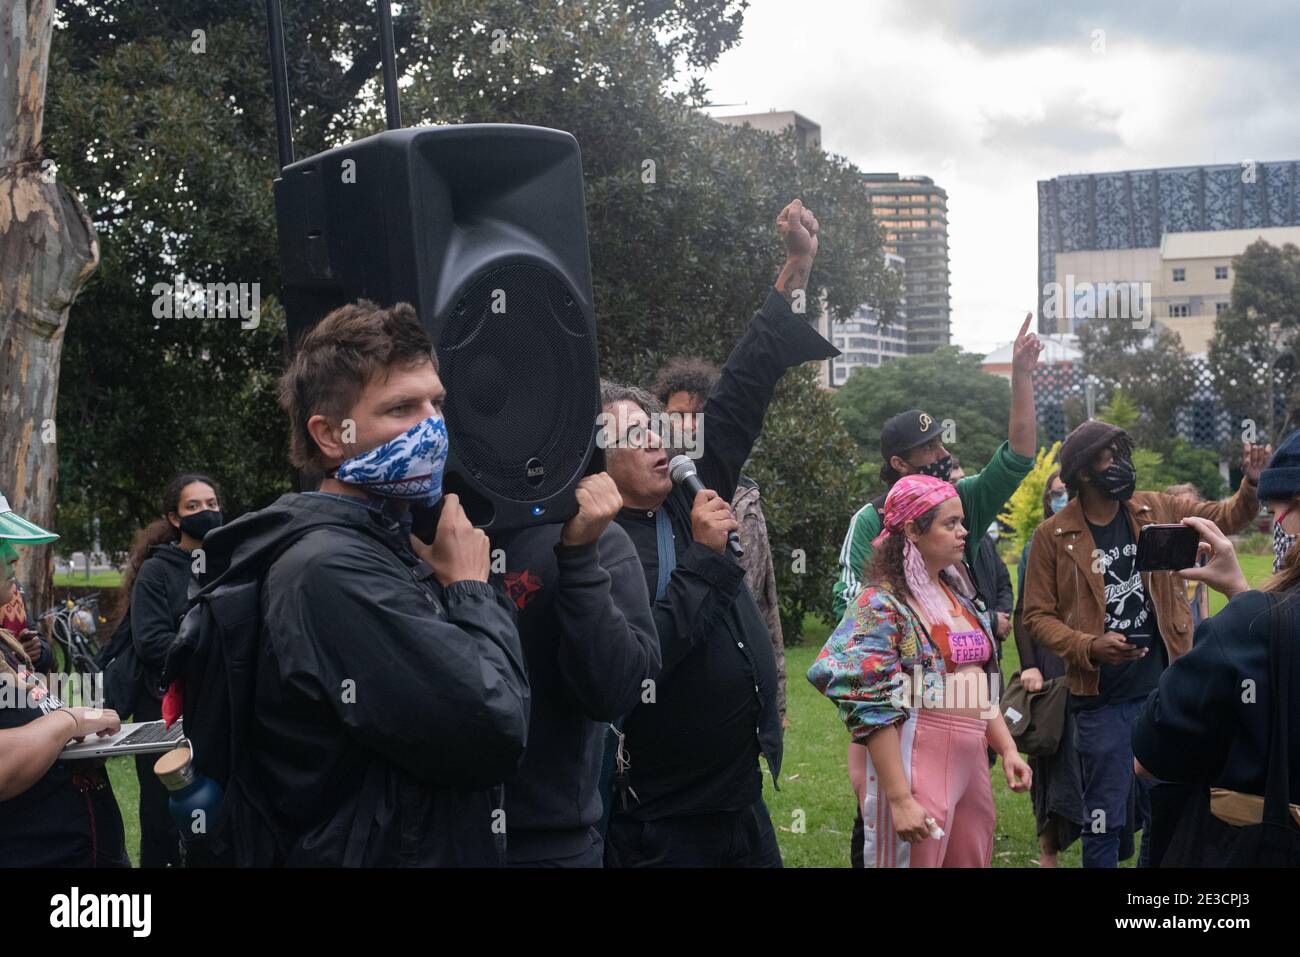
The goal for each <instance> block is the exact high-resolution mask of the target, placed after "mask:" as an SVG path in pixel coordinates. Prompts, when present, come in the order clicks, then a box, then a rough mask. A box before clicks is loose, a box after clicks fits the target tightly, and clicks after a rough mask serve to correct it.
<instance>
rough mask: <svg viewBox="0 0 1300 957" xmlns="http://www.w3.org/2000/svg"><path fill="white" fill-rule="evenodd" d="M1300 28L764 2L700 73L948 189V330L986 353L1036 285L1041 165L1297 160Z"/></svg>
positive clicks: (891, 3)
mask: <svg viewBox="0 0 1300 957" xmlns="http://www.w3.org/2000/svg"><path fill="white" fill-rule="evenodd" d="M792 10H797V11H798V22H797V26H793V25H792V23H791V11H792ZM1095 29H1101V30H1105V44H1104V47H1103V48H1101V49H1098V45H1097V44H1096V42H1095V39H1094V37H1093V34H1092V31H1093V30H1095ZM1298 41H1300V17H1296V16H1294V15H1293V14H1290V13H1289V12H1285V5H1284V4H1281V3H1272V2H1266V3H1260V4H1253V5H1251V6H1250V7H1249V8H1242V7H1240V5H1237V6H1232V7H1224V6H1223V5H1221V4H1210V3H1201V2H1185V3H1179V4H1176V5H1170V4H1166V5H1156V6H1155V7H1154V8H1153V7H1151V6H1150V5H1135V6H1133V7H1130V6H1129V5H1128V4H1127V3H1118V2H1108V0H1102V2H1093V3H1089V4H1087V5H1086V7H1084V8H1083V9H1082V10H1081V9H1080V8H1079V6H1078V5H1073V4H1072V5H1066V4H1056V3H1042V2H1030V0H1023V2H1021V0H1007V2H1002V3H992V2H978V0H970V2H968V0H960V2H957V0H953V2H948V0H931V2H926V0H907V2H904V0H873V2H871V3H869V4H868V3H862V2H861V0H801V2H800V3H798V4H794V3H792V2H791V0H754V2H753V3H752V5H751V6H750V8H749V10H748V11H747V12H746V17H745V26H744V32H743V35H742V40H741V43H740V45H739V46H738V47H737V48H736V49H734V50H732V51H730V52H728V53H727V54H725V55H724V56H723V58H722V60H721V61H720V62H719V63H718V65H717V66H716V67H715V69H714V70H712V71H711V72H710V73H709V74H708V76H707V77H706V78H705V79H706V81H707V82H708V84H709V86H710V88H711V89H712V91H713V98H714V99H715V100H716V101H720V102H742V101H744V102H746V105H745V106H743V107H733V108H731V109H729V110H727V111H726V112H732V113H739V112H760V111H763V110H766V109H768V108H775V109H795V110H798V111H799V112H800V113H803V114H804V115H805V116H808V117H809V118H811V119H812V120H814V121H815V122H818V123H820V124H821V125H822V143H823V146H824V147H825V148H826V149H827V150H829V151H831V152H834V153H839V154H841V155H843V156H846V157H847V158H848V159H849V160H850V161H852V162H853V163H855V164H856V165H857V166H858V167H859V168H861V169H863V170H868V171H872V172H886V171H897V172H901V173H904V174H922V175H929V176H932V177H934V179H935V180H936V182H938V183H939V185H941V186H943V187H944V188H945V189H946V190H947V191H948V196H949V243H950V256H951V293H952V319H953V326H952V328H953V336H954V340H955V341H957V342H958V343H959V344H961V345H963V346H965V347H967V348H971V349H972V350H975V349H988V348H991V347H992V346H993V345H995V344H997V343H998V342H1001V341H1006V340H1007V339H1009V338H1010V337H1011V335H1013V334H1014V332H1015V326H1016V325H1017V323H1016V322H1015V320H1016V318H1017V317H1023V314H1024V313H1023V310H1024V309H1025V308H1026V307H1032V306H1033V305H1034V303H1035V302H1036V301H1037V298H1036V286H1037V237H1038V222H1037V190H1036V183H1037V181H1038V180H1040V179H1047V178H1050V177H1053V176H1058V175H1063V174H1066V173H1077V172H1101V171H1107V170H1120V169H1142V168H1148V167H1154V166H1180V165H1200V164H1203V163H1236V162H1240V161H1242V160H1246V159H1254V160H1284V159H1295V158H1297V157H1300V144H1298V143H1297V138H1296V134H1295V124H1296V116H1295V108H1294V106H1293V99H1294V90H1296V89H1297V88H1300V72H1298V71H1300V57H1297V56H1296V55H1295V50H1296V49H1300V42H1298ZM1008 330H1009V331H1008Z"/></svg>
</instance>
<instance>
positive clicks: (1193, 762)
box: [1133, 591, 1300, 803]
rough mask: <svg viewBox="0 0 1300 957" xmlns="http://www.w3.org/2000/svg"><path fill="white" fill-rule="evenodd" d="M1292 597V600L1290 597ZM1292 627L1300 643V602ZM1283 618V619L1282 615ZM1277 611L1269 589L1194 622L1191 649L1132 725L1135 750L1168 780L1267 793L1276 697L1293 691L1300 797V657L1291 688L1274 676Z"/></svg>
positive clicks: (1291, 739)
mask: <svg viewBox="0 0 1300 957" xmlns="http://www.w3.org/2000/svg"><path fill="white" fill-rule="evenodd" d="M1291 601H1293V602H1294V599H1291ZM1294 611H1295V617H1294V618H1293V621H1292V624H1293V629H1292V633H1291V634H1290V635H1288V636H1287V638H1288V639H1289V640H1290V641H1292V642H1296V641H1300V607H1295V609H1294ZM1283 620H1284V621H1285V618H1283ZM1271 630H1272V614H1271V613H1270V610H1269V601H1268V596H1267V595H1266V594H1265V593H1264V592H1259V591H1248V592H1243V593H1242V594H1240V595H1238V596H1237V597H1236V598H1234V599H1232V601H1230V602H1228V604H1227V605H1226V606H1225V607H1224V608H1223V610H1222V611H1220V612H1219V613H1218V614H1217V615H1215V616H1213V617H1212V618H1207V619H1205V621H1203V622H1201V623H1200V625H1198V626H1197V628H1196V634H1195V636H1194V644H1193V646H1192V650H1191V651H1189V652H1188V653H1187V654H1185V655H1183V656H1182V657H1181V658H1178V659H1177V660H1175V661H1174V662H1173V663H1172V664H1170V666H1169V667H1168V668H1166V669H1165V671H1164V674H1162V675H1161V676H1160V684H1159V686H1158V687H1157V688H1156V690H1155V691H1153V692H1152V693H1151V697H1149V698H1148V699H1147V703H1146V707H1145V708H1144V709H1143V710H1142V713H1141V715H1139V716H1138V720H1137V722H1136V723H1135V724H1134V725H1133V755H1134V757H1136V758H1137V759H1138V760H1139V761H1141V762H1142V766H1143V767H1144V768H1146V769H1147V770H1148V771H1150V772H1151V773H1152V774H1154V775H1155V776H1156V777H1158V778H1160V779H1161V780H1164V781H1178V782H1199V781H1203V780H1208V781H1209V783H1210V784H1212V785H1214V786H1215V787H1223V788H1230V789H1232V790H1234V791H1243V792H1245V793H1247V794H1261V795H1262V794H1263V793H1264V778H1265V772H1266V770H1267V768H1268V745H1269V742H1268V725H1269V717H1270V712H1271V709H1272V702H1273V695H1275V694H1277V693H1279V690H1281V691H1282V693H1284V694H1286V695H1288V697H1287V706H1288V714H1287V716H1288V718H1289V725H1290V727H1289V730H1288V732H1287V743H1288V746H1289V748H1290V771H1291V780H1290V798H1291V801H1292V802H1293V803H1300V667H1297V666H1296V661H1297V660H1300V655H1297V654H1296V652H1295V651H1292V667H1291V676H1290V686H1289V687H1287V688H1285V689H1277V688H1273V687H1272V686H1271V681H1270V680H1269V634H1270V632H1271Z"/></svg>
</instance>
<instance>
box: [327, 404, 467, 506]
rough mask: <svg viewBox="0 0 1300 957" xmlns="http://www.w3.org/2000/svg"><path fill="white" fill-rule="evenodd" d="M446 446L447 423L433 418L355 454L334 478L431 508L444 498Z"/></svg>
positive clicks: (439, 416)
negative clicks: (443, 480) (443, 474)
mask: <svg viewBox="0 0 1300 957" xmlns="http://www.w3.org/2000/svg"><path fill="white" fill-rule="evenodd" d="M447 445H448V440H447V423H446V422H444V421H443V418H442V416H441V415H436V414H435V415H431V416H429V417H428V418H427V419H425V420H424V421H423V422H417V423H416V424H415V425H413V426H411V427H410V428H409V429H407V430H406V431H405V432H403V433H402V434H401V435H399V436H397V437H396V438H393V439H389V440H388V441H387V442H385V443H384V444H383V445H379V446H376V447H375V448H373V449H371V450H370V451H369V452H362V453H361V454H360V455H354V456H353V457H352V458H350V459H348V460H347V461H345V462H344V463H343V464H342V465H340V466H339V467H338V468H337V469H335V471H334V477H335V478H336V479H338V480H339V481H340V482H347V483H348V484H349V485H358V486H360V487H361V488H364V489H366V490H367V491H369V492H371V493H373V494H375V495H379V496H381V497H383V498H395V499H401V500H402V501H405V502H410V503H412V504H414V505H422V506H424V507H425V508H431V507H432V506H434V505H436V504H437V503H438V500H439V499H440V498H442V472H443V468H444V467H445V466H446V464H447Z"/></svg>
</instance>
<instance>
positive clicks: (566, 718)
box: [492, 472, 659, 867]
mask: <svg viewBox="0 0 1300 957" xmlns="http://www.w3.org/2000/svg"><path fill="white" fill-rule="evenodd" d="M576 494H577V499H578V513H577V514H576V515H574V516H573V517H572V518H571V519H569V520H568V521H567V522H566V523H565V524H564V525H563V527H561V526H559V525H544V526H540V527H533V528H525V529H520V530H518V531H513V532H505V533H502V534H498V535H494V536H493V538H492V547H493V549H494V550H495V549H498V548H499V549H501V554H502V555H503V556H504V559H505V585H506V593H507V595H509V597H510V598H511V600H513V601H514V603H515V605H516V606H517V607H518V609H519V637H520V640H521V642H522V643H523V648H524V655H525V658H526V659H527V664H528V682H529V686H530V689H531V692H532V708H531V712H530V717H529V722H528V749H527V751H525V753H524V760H523V763H522V764H521V765H520V767H519V773H518V774H516V775H515V777H514V778H512V779H511V780H510V781H509V782H507V784H506V822H507V825H506V826H507V840H506V853H507V858H508V861H509V864H510V866H512V867H600V866H601V863H602V859H603V856H604V843H603V840H602V837H601V834H600V831H599V829H598V825H599V823H600V820H601V815H602V808H603V806H602V802H601V796H600V792H599V790H598V787H597V784H598V780H599V777H600V770H601V757H602V755H603V751H604V741H605V733H606V730H607V728H608V726H609V723H610V722H612V721H615V720H617V719H618V718H621V717H622V716H623V715H625V714H627V713H628V712H629V711H631V710H632V708H633V707H635V706H636V704H637V702H638V701H640V700H641V696H642V694H643V693H644V692H645V691H646V690H647V689H648V688H649V687H652V682H653V680H654V678H655V677H656V676H657V675H658V673H659V638H658V636H657V635H656V634H655V623H654V618H653V617H652V616H651V613H650V601H649V598H648V596H647V595H646V590H645V579H644V578H643V577H642V574H641V564H640V562H639V560H638V559H637V553H636V550H635V549H634V548H633V547H632V542H631V540H630V539H629V538H628V535H627V532H625V531H623V529H622V528H620V527H619V526H618V525H616V524H614V522H613V519H614V516H615V515H616V514H617V513H618V510H619V508H620V507H622V505H623V499H622V497H621V496H620V495H619V493H618V487H617V486H616V485H615V484H614V480H613V479H612V478H610V477H609V475H608V474H606V473H604V472H601V473H599V474H596V475H588V476H586V477H584V478H583V479H582V480H581V481H580V482H579V483H578V487H577V492H576Z"/></svg>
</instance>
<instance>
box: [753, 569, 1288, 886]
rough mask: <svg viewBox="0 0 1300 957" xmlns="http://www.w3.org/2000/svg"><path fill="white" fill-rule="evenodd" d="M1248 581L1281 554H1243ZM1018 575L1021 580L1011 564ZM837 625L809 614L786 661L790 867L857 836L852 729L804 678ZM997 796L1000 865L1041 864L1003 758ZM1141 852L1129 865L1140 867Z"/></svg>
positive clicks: (1030, 815)
mask: <svg viewBox="0 0 1300 957" xmlns="http://www.w3.org/2000/svg"><path fill="white" fill-rule="evenodd" d="M1239 557H1240V560H1241V566H1242V570H1243V571H1244V572H1245V573H1246V580H1247V581H1249V582H1250V583H1251V585H1253V586H1257V585H1259V584H1260V583H1262V582H1263V581H1264V579H1266V578H1267V577H1268V576H1269V574H1270V573H1271V572H1272V570H1273V556H1272V555H1271V554H1269V555H1241V556H1239ZM1011 581H1012V585H1013V587H1014V585H1015V581H1016V574H1015V566H1011ZM1224 604H1225V600H1224V598H1223V596H1222V595H1220V594H1218V593H1217V592H1213V591H1212V592H1210V610H1211V611H1212V612H1217V611H1218V610H1219V609H1220V608H1222V607H1223V606H1224ZM830 631H831V629H830V626H828V625H825V624H823V623H822V622H820V621H818V620H817V619H816V618H813V617H812V616H809V617H807V618H806V619H805V620H804V633H803V640H804V643H803V644H802V645H799V646H788V647H787V648H786V650H785V664H786V695H787V704H786V711H787V714H788V716H789V718H790V727H789V728H788V729H786V732H785V756H784V759H783V761H782V767H781V790H780V791H779V792H776V791H773V790H772V785H771V778H770V776H768V777H766V778H765V781H764V798H765V800H766V801H767V805H768V808H769V809H770V810H771V812H772V823H773V824H774V825H775V826H776V828H777V839H778V841H779V843H780V845H781V856H782V857H783V858H784V860H785V865H786V866H787V867H848V866H849V837H850V834H851V832H852V830H853V816H854V797H853V789H852V788H851V787H850V786H849V776H848V772H847V771H846V770H845V751H846V749H847V747H848V732H847V731H846V730H845V728H844V723H843V722H842V721H841V720H840V718H839V714H838V713H837V712H836V710H835V707H834V705H832V704H831V703H830V702H829V701H828V700H826V699H825V698H824V697H822V695H821V694H819V693H818V692H817V691H816V689H814V688H813V686H812V685H810V684H809V683H808V681H807V679H806V678H805V677H804V676H805V675H806V674H807V673H808V668H809V666H810V665H811V664H812V662H813V659H814V658H816V657H817V653H818V652H819V651H821V647H822V644H823V643H824V642H825V640H826V638H827V636H828V635H829V634H830ZM1002 651H1003V656H1004V657H1003V662H1002V665H1003V667H1002V672H1003V674H1004V675H1005V676H1006V677H1007V678H1010V677H1011V675H1012V674H1014V673H1015V672H1017V671H1019V670H1020V655H1019V653H1018V652H1017V651H1016V644H1015V642H1014V641H1012V640H1007V641H1006V642H1004V643H1003V648H1002ZM992 779H993V797H994V801H995V803H996V804H997V811H998V823H997V833H996V837H995V842H994V846H993V866H994V867H1037V866H1038V839H1037V836H1036V834H1035V825H1034V811H1033V805H1032V804H1031V803H1030V798H1029V795H1028V794H1014V793H1012V791H1011V790H1010V789H1009V788H1008V787H1007V782H1006V777H1005V776H1004V775H1003V773H1002V762H1001V761H999V762H998V763H997V765H996V766H995V767H994V768H993V769H992ZM800 822H802V826H800ZM1079 855H1080V846H1079V842H1078V841H1076V842H1075V843H1074V844H1073V845H1072V846H1071V847H1070V849H1069V850H1068V851H1066V852H1065V853H1063V854H1062V855H1061V857H1060V863H1061V866H1062V867H1079V866H1080V857H1079ZM1136 861H1137V857H1136V855H1135V856H1134V857H1132V858H1130V859H1129V860H1128V861H1127V862H1126V863H1125V864H1124V865H1122V866H1125V867H1132V866H1134V864H1135V863H1136Z"/></svg>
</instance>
